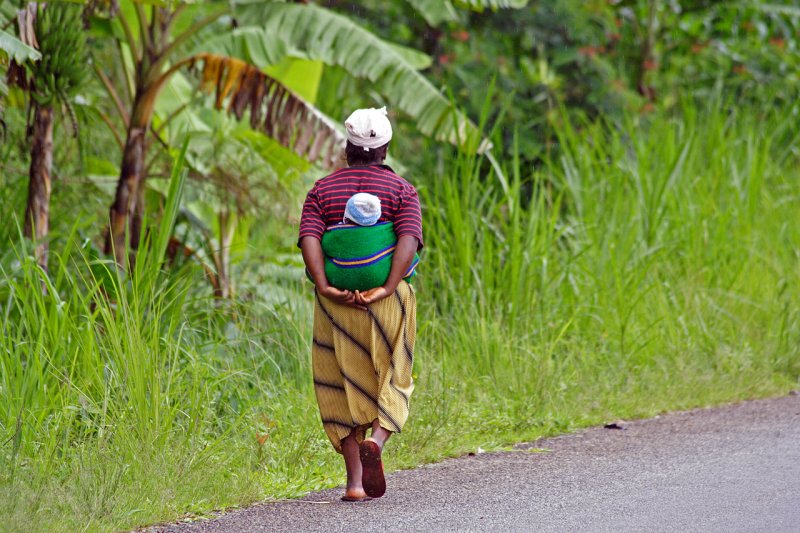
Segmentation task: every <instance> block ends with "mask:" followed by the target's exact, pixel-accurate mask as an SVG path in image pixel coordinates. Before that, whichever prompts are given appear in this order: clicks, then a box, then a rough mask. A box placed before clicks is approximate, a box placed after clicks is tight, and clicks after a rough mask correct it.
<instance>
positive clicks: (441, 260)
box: [0, 0, 800, 531]
mask: <svg viewBox="0 0 800 533" xmlns="http://www.w3.org/2000/svg"><path fill="white" fill-rule="evenodd" d="M319 4H320V5H318V6H315V5H310V6H302V5H293V4H291V3H289V4H284V3H276V4H273V3H271V2H252V3H250V4H248V5H246V6H244V7H242V6H238V7H234V8H233V11H230V9H231V8H230V7H229V6H228V4H227V3H225V2H206V3H199V4H187V5H180V4H176V5H175V6H172V5H170V6H169V7H155V6H152V5H151V4H148V3H142V4H133V3H130V2H127V1H125V0H123V1H120V2H118V3H117V2H110V3H103V2H94V3H93V4H92V10H82V9H79V8H78V7H75V6H68V7H63V6H62V5H60V4H58V3H53V4H51V6H48V7H47V8H46V9H44V10H43V11H45V12H46V11H48V10H50V9H53V10H54V13H55V10H56V9H64V10H65V12H64V13H63V14H60V13H59V15H58V16H60V17H63V18H62V20H68V21H74V22H75V24H73V25H72V27H71V30H70V31H72V33H71V34H69V35H64V36H62V37H61V38H64V39H67V38H68V39H69V41H68V42H71V43H78V44H73V46H72V48H74V49H75V52H76V54H84V53H85V54H87V55H86V56H85V57H86V58H90V59H85V60H84V61H78V60H77V59H76V57H72V58H71V59H70V60H69V61H68V60H67V59H65V58H63V57H60V56H59V57H58V59H57V60H56V59H55V58H51V59H47V57H48V53H47V45H46V43H45V42H43V41H41V40H40V41H39V42H38V50H39V53H37V51H36V49H35V48H37V47H27V46H26V45H25V44H24V43H25V39H24V38H22V37H20V39H17V38H16V37H14V35H24V32H23V34H19V33H17V32H15V29H16V28H17V25H18V21H19V20H20V19H19V18H18V17H17V16H16V14H15V11H14V10H15V9H16V8H17V7H18V6H13V8H11V7H7V4H3V6H2V8H0V16H1V17H2V19H0V20H3V21H11V22H10V23H6V22H4V23H3V24H2V30H0V31H2V32H3V33H0V38H2V39H3V40H2V41H0V44H2V50H3V51H0V58H3V59H4V62H3V63H2V67H0V68H1V69H2V70H3V71H4V75H3V76H2V78H3V83H2V84H0V95H2V96H0V108H2V120H3V124H2V125H0V134H2V136H3V137H2V139H3V145H2V149H1V150H0V220H3V221H4V222H5V223H4V224H3V225H2V226H0V243H1V244H2V246H0V323H2V331H3V335H2V340H0V347H2V351H0V502H3V504H2V505H0V529H4V530H5V529H9V530H45V529H51V530H59V531H62V530H63V531H74V530H80V529H87V530H97V529H102V530H119V529H130V528H132V527H135V526H137V525H142V524H148V523H154V522H157V521H161V520H172V519H175V518H177V517H181V516H197V515H203V514H205V513H208V512H209V511H210V510H212V509H218V508H222V507H227V506H235V505H244V504H247V503H250V502H253V501H256V500H258V499H264V498H268V499H269V498H280V497H286V496H296V495H299V494H302V493H304V492H306V491H308V490H312V489H315V488H321V487H326V486H333V485H336V484H338V483H341V481H342V478H343V472H342V468H341V465H340V464H339V463H340V459H339V457H338V456H337V455H336V454H335V453H333V452H332V450H331V449H330V446H329V444H328V442H327V439H326V438H325V436H324V433H323V432H322V428H321V425H320V424H319V420H318V413H317V410H316V405H315V402H314V399H313V391H312V387H311V386H310V376H309V372H310V369H309V363H310V361H309V359H310V358H309V353H310V348H309V343H310V328H311V313H312V306H311V298H312V291H311V288H310V285H309V284H308V282H307V281H305V279H304V276H303V269H302V261H301V259H300V257H299V254H298V253H297V251H296V248H295V239H296V231H297V219H298V216H299V206H300V202H301V201H302V195H303V194H304V191H305V190H306V189H307V187H308V186H309V185H310V183H311V182H312V181H313V180H314V179H317V178H318V177H320V176H321V175H324V173H325V172H326V168H328V166H329V165H330V164H331V163H332V161H331V158H332V157H335V150H333V151H327V150H323V149H321V148H320V149H319V150H314V149H313V145H314V142H311V139H317V138H319V139H320V141H319V143H320V146H323V145H326V146H328V144H325V143H329V145H330V146H334V145H335V142H336V139H338V137H337V135H340V134H339V133H337V131H336V130H335V129H333V128H331V127H330V126H329V125H328V123H327V121H325V120H323V119H322V118H320V117H323V116H325V115H327V116H330V117H333V120H334V122H340V121H341V119H342V118H343V116H344V115H345V114H346V113H347V112H348V111H349V110H350V109H351V108H353V107H356V106H359V105H384V104H386V105H388V106H389V107H390V109H394V110H397V111H396V112H394V113H393V115H392V118H393V120H394V121H395V125H396V142H393V145H392V156H393V158H394V160H393V161H392V164H393V165H395V166H396V168H398V169H401V170H402V172H401V173H403V174H405V175H406V176H407V177H408V178H409V179H410V180H411V181H412V182H413V183H414V184H415V185H416V186H417V188H418V190H419V191H420V195H421V198H422V200H423V210H424V226H425V237H426V242H427V246H426V249H425V252H424V256H423V262H422V264H421V266H420V270H419V272H420V276H419V278H418V281H417V282H416V284H417V289H418V296H419V345H418V349H417V352H418V354H419V355H418V357H416V365H417V366H416V367H415V374H416V375H415V378H416V379H417V383H418V388H417V392H415V396H414V400H413V404H412V416H411V419H410V421H409V424H408V426H407V430H405V431H404V432H403V435H402V436H401V437H399V438H397V439H396V440H393V441H392V442H391V444H390V446H389V447H388V448H387V455H388V457H387V461H388V464H389V466H390V467H391V468H403V467H411V466H414V465H417V464H419V463H421V462H424V461H432V460H436V459H439V458H441V457H443V456H448V455H456V454H459V453H463V452H465V451H468V450H474V449H475V448H476V447H478V446H480V447H481V448H483V449H498V448H502V447H504V446H507V445H508V444H510V443H513V442H516V441H521V440H525V439H533V438H536V437H538V436H541V435H548V434H554V433H558V432H563V431H568V430H570V429H573V428H576V427H580V426H585V425H588V424H593V423H598V422H601V421H604V420H608V419H610V418H620V417H638V416H647V415H652V414H655V413H658V412H661V411H664V410H667V409H680V408H689V407H694V406H702V405H712V404H716V403H721V402H726V401H733V400H738V399H743V398H750V397H757V396H764V395H770V394H780V393H784V392H786V391H787V390H790V389H792V388H796V387H797V386H798V380H800V348H799V347H800V305H798V301H800V287H799V286H798V283H797V280H798V275H800V227H798V225H797V223H796V221H797V220H800V180H799V179H798V178H800V170H798V169H799V168H800V166H799V165H798V163H800V152H798V145H797V139H798V138H800V126H798V104H797V103H796V102H797V95H798V83H799V81H798V73H797V72H798V71H797V66H798V59H799V58H800V51H799V49H798V29H799V28H800V10H798V9H797V8H796V7H793V6H792V5H790V4H788V3H787V4H785V5H782V4H779V3H776V2H759V1H752V2H742V3H736V6H733V4H734V3H730V5H723V6H720V5H719V4H729V3H719V2H702V1H696V2H689V1H686V2H683V1H679V2H666V1H664V2H662V1H659V0H638V1H622V2H613V3H607V2H585V3H575V2H564V1H556V0H542V1H532V2H530V3H529V4H530V5H529V6H527V7H522V6H523V5H524V4H526V2H488V1H487V2H453V3H452V4H451V3H450V2H441V3H426V2H415V1H408V2H391V3H387V2H372V1H364V2H339V1H329V2H320V3H319ZM428 4H437V5H438V4H441V6H442V7H441V8H433V7H430V5H428ZM469 4H471V5H473V6H478V7H480V4H485V5H486V6H487V7H491V6H495V7H501V5H502V4H505V5H502V7H504V8H514V7H520V8H521V9H519V10H516V9H515V10H510V9H509V10H502V9H501V10H499V11H497V12H493V11H491V10H484V11H483V12H479V11H472V10H470V9H468V8H469V7H470V5H469ZM512 4H516V5H512ZM170 9H174V11H169V10H170ZM239 9H242V10H256V11H251V12H249V16H248V12H246V11H237V10H239ZM253 13H257V14H258V16H256V15H254V14H253ZM53 16H55V15H53ZM22 19H23V20H27V19H26V18H25V17H22ZM167 20H171V23H172V25H171V26H169V31H171V32H174V33H168V32H167V31H166V30H165V28H167V26H166V25H165V21H167ZM289 20H294V21H303V23H302V24H301V23H297V24H294V25H291V24H288V23H287V21H289ZM512 20H513V21H514V24H513V25H512V24H510V23H509V21H512ZM19 24H20V25H22V26H23V27H27V26H25V25H26V24H28V23H27V22H25V23H19ZM30 24H31V28H33V29H34V30H35V29H36V27H37V26H36V25H37V24H40V22H35V21H34V22H31V23H30ZM233 27H238V29H236V30H233V29H232V28H233ZM148 28H149V31H148ZM323 28H324V29H328V30H330V31H335V32H339V33H337V35H338V36H339V39H338V40H337V43H336V44H335V45H330V43H329V45H330V46H328V47H326V46H324V45H322V44H319V43H316V41H315V40H314V39H310V38H309V35H312V34H314V35H319V33H315V32H319V31H320V30H321V29H323ZM509 28H512V30H509ZM187 32H189V33H187ZM191 32H195V33H191ZM362 32H363V33H362ZM181 35H185V37H180V36H181ZM347 35H355V40H356V41H357V42H360V43H363V42H364V40H365V39H369V43H370V46H371V47H372V51H373V52H374V51H375V50H377V51H378V52H379V54H378V55H371V56H370V57H371V58H372V59H373V60H374V61H378V59H379V58H381V57H382V58H383V59H384V60H386V61H387V62H388V63H389V66H386V67H385V69H386V70H383V71H382V70H381V69H379V68H377V67H374V68H373V66H371V65H370V64H369V63H368V64H366V65H365V64H362V63H363V62H362V61H360V56H359V55H358V54H357V52H356V51H357V50H358V47H357V46H355V45H354V43H353V42H352V41H348V40H347V39H346V38H345V36H347ZM54 38H55V37H53V39H54ZM388 41H395V42H399V43H400V44H402V45H404V46H405V48H401V49H398V48H392V47H391V45H389V44H387V43H388ZM170 42H173V43H174V42H178V44H177V45H175V46H170V44H169V43H170ZM315 43H316V44H315ZM81 50H83V51H81ZM398 50H400V51H398ZM419 50H421V51H423V52H424V53H420V52H418V51H419ZM210 53H213V54H215V55H214V56H213V57H212V56H209V55H208V54H210ZM203 54H206V55H203ZM160 57H168V59H165V60H163V61H161V62H160V63H159V58H160ZM137 58H138V59H137ZM191 58H194V59H191ZM387 58H388V59H387ZM12 59H13V60H14V63H13V66H12V64H11V60H12ZM78 59H79V58H78ZM190 59H191V60H190ZM137 60H138V61H139V62H138V63H137ZM184 60H186V66H189V64H190V63H191V64H192V65H193V68H194V71H192V70H183V67H181V68H176V69H174V70H172V66H174V65H177V64H178V63H180V62H181V61H184ZM88 62H90V63H91V67H92V70H93V71H94V77H91V76H89V73H88V72H86V69H85V68H83V67H84V66H85V65H86V64H87V63H88ZM171 70H172V71H171ZM420 70H422V71H423V75H422V76H420V74H419V71H420ZM58 72H62V73H64V72H66V74H63V76H66V77H65V78H63V79H62V78H61V76H62V74H58ZM147 72H150V74H147ZM5 73H10V74H12V76H10V77H8V78H7V77H6V75H5ZM166 73H169V75H168V76H165V74H166ZM700 73H702V75H700ZM51 74H52V75H53V83H52V85H51V84H50V82H49V78H50V76H51ZM259 76H263V77H259ZM423 76H424V77H423ZM162 77H163V78H164V79H163V83H164V86H163V87H162V90H161V91H156V92H157V93H158V94H156V93H155V92H150V93H148V92H147V91H148V90H152V89H148V87H152V85H148V83H150V82H152V81H153V80H157V79H161V78H162ZM167 78H169V79H167ZM267 78H268V79H269V80H272V81H266V80H267ZM6 79H8V80H9V83H6ZM41 79H43V80H47V81H46V82H37V80H41ZM247 79H250V80H254V79H258V80H260V81H259V83H267V84H272V85H268V86H269V87H271V89H269V91H267V94H266V96H264V100H263V101H259V105H263V107H260V108H259V109H258V110H257V109H256V107H254V106H252V105H250V106H249V107H246V108H245V107H242V108H241V109H240V110H241V116H243V117H244V118H245V119H247V118H252V116H253V115H254V114H257V113H263V115H262V117H261V121H260V122H258V123H254V124H255V125H256V127H251V123H249V122H248V121H247V120H244V121H243V122H238V121H237V120H235V119H234V118H233V117H231V116H229V115H228V112H227V110H228V106H230V112H231V114H233V115H237V112H236V105H235V101H236V98H237V94H242V95H243V96H242V97H241V98H242V99H244V97H245V96H247V97H248V98H250V99H248V100H247V102H252V101H253V100H252V98H251V97H252V94H253V93H248V92H244V90H245V87H246V86H247V83H252V82H251V81H248V82H246V83H245V80H247ZM57 80H58V81H57ZM491 80H494V81H493V82H492V81H491ZM228 81H230V86H228V84H227V82H228ZM201 87H205V89H206V90H207V91H210V92H211V93H213V96H211V97H209V96H206V95H205V93H203V92H199V91H197V90H196V89H199V88H201ZM226 87H227V89H226ZM281 87H288V88H290V89H291V90H293V91H294V94H291V95H290V94H288V93H285V91H284V92H282V91H281V90H278V89H280V88H281ZM436 87H442V88H444V92H443V93H440V92H439V91H438V90H437V89H436ZM139 90H141V91H142V92H141V94H144V95H150V96H147V98H152V100H151V102H150V103H151V104H152V106H145V108H146V109H143V108H141V107H140V108H138V110H137V108H136V105H137V102H139V103H140V102H141V101H142V98H144V97H141V96H140V98H138V99H137V98H136V97H135V95H136V94H137V91H139ZM409 91H410V92H409ZM451 98H452V100H451ZM145 99H146V98H145ZM293 99H294V100H293ZM301 99H302V100H301ZM217 101H219V103H220V107H222V108H223V109H221V110H219V111H217V110H215V109H213V107H214V104H216V103H217ZM242 101H244V100H242ZM273 102H274V103H273ZM290 104H291V105H290ZM241 105H242V106H243V105H244V104H241ZM270 106H271V107H270ZM271 108H274V109H277V110H279V111H280V112H278V111H275V113H276V114H272V115H271V114H270V113H272V112H273V111H270V109H271ZM301 108H302V109H303V110H304V111H300V109H301ZM456 108H458V109H460V110H461V111H460V112H459V113H463V114H454V113H455V112H454V109H456ZM29 109H30V112H29ZM42 110H44V111H42ZM148 113H149V119H146V117H145V116H144V115H146V114H148ZM437 113H438V115H436V114H437ZM42 114H44V115H45V116H49V117H50V126H49V129H50V136H51V137H50V139H51V141H50V142H51V143H52V147H53V152H52V154H51V156H50V157H51V160H52V167H47V158H46V157H41V155H42V153H43V152H42V150H45V149H46V146H47V141H46V139H47V136H46V133H47V130H48V126H47V123H40V122H37V120H38V119H37V117H39V116H40V115H42ZM434 115H436V116H439V117H446V119H442V120H435V119H434V118H433V117H434ZM265 116H266V117H267V118H271V119H272V120H273V122H269V121H267V122H265V121H264V117H265ZM136 117H138V118H136ZM309 117H314V119H313V120H312V119H311V118H309ZM464 117H469V118H471V119H472V121H473V122H472V123H466V122H464V120H465V118H464ZM136 120H140V122H139V123H138V126H137V123H136ZM454 122H455V123H460V124H461V125H462V126H461V128H460V129H458V128H453V127H452V126H453V124H454ZM37 124H39V126H38V127H39V128H40V129H41V131H42V132H43V133H44V134H45V136H43V137H41V139H44V141H43V142H41V143H40V144H36V138H38V137H37V133H36V131H37ZM27 125H30V128H27V127H26V126H27ZM42 128H44V129H42ZM137 128H138V130H139V131H138V133H137V132H136V131H134V130H137ZM28 129H29V131H28ZM132 131H133V132H134V134H135V135H139V134H141V135H142V137H141V139H140V141H137V142H141V143H143V144H139V145H138V146H139V148H137V149H131V148H130V142H129V141H130V138H131V132H132ZM477 131H481V132H482V134H481V136H480V137H484V138H487V139H489V140H490V141H491V142H492V144H493V148H492V150H491V151H489V152H484V153H481V154H478V153H476V150H475V146H476V144H477V141H478V139H479V137H478V136H473V135H467V136H466V137H465V138H459V137H458V135H456V132H458V133H465V132H467V133H468V132H477ZM322 132H324V133H322ZM126 135H127V137H126ZM135 135H134V137H135ZM318 136H319V137H318ZM302 139H305V140H302ZM447 141H450V142H447ZM299 145H302V146H299ZM37 147H38V148H37ZM315 152H316V153H315ZM134 156H136V157H134ZM36 161H38V163H36V164H34V162H36ZM42 169H44V170H42ZM51 176H52V180H51ZM132 176H136V177H135V179H134V178H132ZM34 180H39V181H38V182H37V183H39V184H40V185H42V186H41V187H39V188H38V189H35V188H34V189H30V190H33V191H34V192H36V194H33V196H34V197H36V198H38V199H39V200H42V199H43V198H44V196H43V194H44V192H47V193H48V194H47V204H46V210H43V209H42V207H41V206H42V204H41V202H40V203H39V204H36V205H33V206H32V205H31V202H30V198H31V194H30V193H29V187H30V186H31V185H30V183H32V182H34ZM126 180H128V181H126ZM131 180H133V181H131ZM134 182H135V183H137V184H138V185H137V187H138V186H140V188H134V189H128V192H130V193H131V194H132V196H130V197H129V198H128V200H126V201H128V202H133V203H128V204H127V207H124V209H123V210H122V211H120V207H121V206H123V204H120V203H118V202H120V188H119V184H120V183H128V184H130V183H134ZM45 185H46V187H45ZM51 188H52V197H50V194H49V191H50V189H51ZM37 191H38V192H37ZM134 198H135V200H133V199H134ZM109 206H112V207H111V209H110V211H109ZM109 212H110V216H109ZM120 212H122V213H123V215H124V216H123V218H124V219H126V220H127V222H126V223H124V224H123V227H127V228H129V229H128V230H127V233H126V234H123V235H122V237H124V238H122V239H119V240H118V241H117V242H116V243H114V239H110V238H109V233H108V227H109V225H110V226H111V227H112V232H111V234H110V235H112V236H120V235H119V234H115V233H114V230H113V227H114V217H115V214H119V213H120ZM31 213H35V214H36V215H37V216H39V217H41V216H47V217H48V219H47V221H48V224H47V225H45V226H44V227H43V225H42V224H41V223H38V222H37V221H39V220H41V219H37V218H31ZM128 217H130V218H129V220H128ZM119 220H122V219H119ZM131 228H142V231H138V232H136V231H133V230H132V229H131ZM41 229H44V230H49V231H44V232H40V233H36V231H39V230H41ZM31 236H33V237H34V239H33V240H32V239H31ZM44 243H46V244H47V245H48V246H43V244H44ZM120 247H121V249H120Z"/></svg>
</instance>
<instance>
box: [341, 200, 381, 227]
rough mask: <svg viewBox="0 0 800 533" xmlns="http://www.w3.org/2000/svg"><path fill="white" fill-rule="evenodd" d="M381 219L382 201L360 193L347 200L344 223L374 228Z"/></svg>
mask: <svg viewBox="0 0 800 533" xmlns="http://www.w3.org/2000/svg"><path fill="white" fill-rule="evenodd" d="M379 218H381V199H380V198H378V197H377V196H375V195H373V194H368V193H365V192H359V193H356V194H354V195H353V196H351V197H350V198H349V199H348V200H347V205H346V206H345V208H344V222H345V224H346V223H347V222H352V223H353V224H358V225H359V226H372V225H374V224H375V223H376V222H377V221H378V219H379Z"/></svg>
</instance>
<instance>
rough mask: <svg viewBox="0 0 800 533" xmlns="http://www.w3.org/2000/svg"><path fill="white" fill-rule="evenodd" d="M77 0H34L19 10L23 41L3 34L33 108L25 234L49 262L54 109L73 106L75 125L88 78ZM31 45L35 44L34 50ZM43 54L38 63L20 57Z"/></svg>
mask: <svg viewBox="0 0 800 533" xmlns="http://www.w3.org/2000/svg"><path fill="white" fill-rule="evenodd" d="M81 12H82V10H81V8H80V7H79V6H76V5H70V4H63V3H51V4H50V5H48V6H47V7H46V8H45V7H44V5H43V4H36V3H30V4H28V5H27V6H26V7H25V8H24V9H22V10H20V11H19V12H18V14H17V23H18V29H19V34H20V42H21V43H22V45H23V46H20V45H19V43H15V42H14V41H10V40H9V39H8V38H5V39H4V41H3V42H5V43H6V45H9V44H10V45H12V46H9V48H10V49H12V52H11V53H12V54H13V57H14V59H13V61H12V62H11V64H10V66H9V72H8V77H9V79H10V80H11V83H13V84H15V85H18V86H19V87H21V88H22V89H24V90H26V91H28V94H29V95H30V100H31V108H32V119H31V120H32V123H31V124H30V125H29V128H30V130H31V131H32V142H31V163H30V168H29V185H28V202H27V206H26V209H25V224H24V234H25V236H26V237H29V238H31V239H33V240H34V242H35V243H36V251H35V253H36V258H37V260H38V262H39V264H40V265H41V266H42V267H43V268H45V269H46V268H47V252H48V243H47V234H48V229H49V223H50V190H51V177H52V175H51V174H52V167H53V125H54V118H55V117H54V111H55V106H56V105H57V104H61V105H62V106H64V107H66V108H67V110H68V111H69V116H70V118H71V119H72V122H73V128H74V129H75V130H76V132H77V121H76V120H75V118H74V116H75V113H74V111H73V110H72V106H71V104H70V99H71V97H73V96H74V95H75V93H76V92H77V91H78V90H79V89H80V88H81V87H83V86H84V85H85V84H86V83H87V81H88V79H89V71H88V67H87V61H86V60H87V54H86V34H85V33H84V31H83V24H82V21H81ZM30 49H34V50H36V54H35V55H34V54H33V53H31V51H30ZM37 56H38V57H39V58H40V59H39V61H36V62H34V63H31V62H28V63H27V64H25V63H24V62H20V61H18V59H25V58H33V57H37Z"/></svg>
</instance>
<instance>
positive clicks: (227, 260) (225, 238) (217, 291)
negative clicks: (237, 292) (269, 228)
mask: <svg viewBox="0 0 800 533" xmlns="http://www.w3.org/2000/svg"><path fill="white" fill-rule="evenodd" d="M218 220H219V241H218V242H219V250H218V251H217V253H215V254H214V262H215V263H216V267H217V279H218V282H219V283H218V285H217V286H216V287H214V296H216V297H217V298H222V299H228V298H232V297H233V280H232V279H231V243H232V242H233V235H234V233H235V232H236V219H235V217H234V215H233V214H232V213H231V212H230V211H229V210H227V209H223V210H222V211H220V212H219V217H218Z"/></svg>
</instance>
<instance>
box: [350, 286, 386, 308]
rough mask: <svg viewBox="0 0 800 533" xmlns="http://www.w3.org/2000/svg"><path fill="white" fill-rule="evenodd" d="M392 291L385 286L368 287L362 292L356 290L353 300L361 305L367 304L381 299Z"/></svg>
mask: <svg viewBox="0 0 800 533" xmlns="http://www.w3.org/2000/svg"><path fill="white" fill-rule="evenodd" d="M393 292H394V291H390V290H389V289H387V288H386V287H375V288H374V289H369V290H368V291H364V292H361V291H356V293H355V301H356V302H357V303H359V304H361V305H368V304H371V303H373V302H377V301H378V300H383V299H384V298H386V297H387V296H389V295H390V294H392V293H393Z"/></svg>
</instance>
